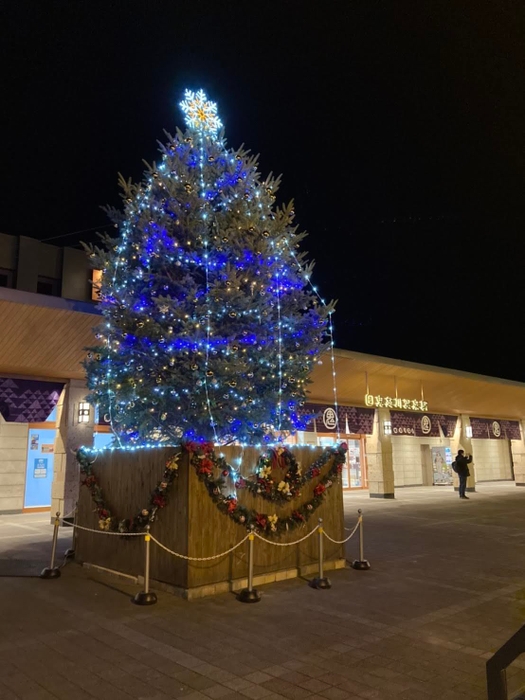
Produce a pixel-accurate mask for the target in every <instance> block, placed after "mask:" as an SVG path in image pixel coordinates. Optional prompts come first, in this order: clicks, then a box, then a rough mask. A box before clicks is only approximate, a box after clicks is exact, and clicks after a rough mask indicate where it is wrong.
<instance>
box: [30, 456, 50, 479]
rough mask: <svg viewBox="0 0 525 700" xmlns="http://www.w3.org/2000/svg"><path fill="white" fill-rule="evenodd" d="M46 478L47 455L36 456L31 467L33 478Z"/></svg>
mask: <svg viewBox="0 0 525 700" xmlns="http://www.w3.org/2000/svg"><path fill="white" fill-rule="evenodd" d="M46 478H47V457H38V458H37V459H35V464H34V467H33V479H46Z"/></svg>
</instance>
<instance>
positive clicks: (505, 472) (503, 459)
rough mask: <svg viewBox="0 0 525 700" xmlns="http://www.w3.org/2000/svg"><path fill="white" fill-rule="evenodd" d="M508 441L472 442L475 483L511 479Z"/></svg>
mask: <svg viewBox="0 0 525 700" xmlns="http://www.w3.org/2000/svg"><path fill="white" fill-rule="evenodd" d="M509 450H510V448H509V442H508V440H474V439H473V440H472V457H473V462H474V468H475V471H476V481H494V480H498V479H512V470H511V464H510V452H509Z"/></svg>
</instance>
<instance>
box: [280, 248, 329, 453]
mask: <svg viewBox="0 0 525 700" xmlns="http://www.w3.org/2000/svg"><path fill="white" fill-rule="evenodd" d="M286 245H287V247H288V250H289V251H290V253H291V254H292V257H293V259H294V260H295V262H296V264H297V267H298V268H299V270H300V271H301V273H302V275H303V278H304V279H305V280H307V281H308V284H309V286H310V288H311V289H312V291H313V292H314V293H315V295H316V296H317V298H318V299H319V301H320V302H321V304H322V305H323V306H324V307H325V308H326V307H327V306H328V304H327V303H326V302H325V300H324V299H323V298H322V297H321V295H320V294H319V292H318V291H317V287H314V285H313V284H312V282H311V280H310V276H309V275H308V274H306V273H305V271H304V269H303V266H302V265H301V263H300V262H299V260H298V259H297V256H296V255H295V252H294V251H293V249H292V248H291V247H290V244H289V242H288V241H286ZM332 314H333V310H332V309H330V310H329V311H328V333H327V335H328V338H329V343H330V357H331V362H332V388H333V393H334V408H335V416H336V423H337V439H338V440H340V439H341V426H340V425H339V402H338V400H337V374H336V371H335V353H334V347H335V343H334V325H333V322H332Z"/></svg>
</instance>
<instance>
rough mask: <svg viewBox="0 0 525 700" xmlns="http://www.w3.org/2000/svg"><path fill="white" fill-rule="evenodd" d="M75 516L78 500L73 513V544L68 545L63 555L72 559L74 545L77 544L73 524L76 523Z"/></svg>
mask: <svg viewBox="0 0 525 700" xmlns="http://www.w3.org/2000/svg"><path fill="white" fill-rule="evenodd" d="M77 516H78V501H77V503H76V505H75V511H74V514H73V542H72V545H73V546H72V547H70V548H69V549H66V553H65V555H64V556H65V558H66V559H72V558H73V557H74V556H75V547H76V544H77V529H76V527H75V525H76V524H77ZM64 522H65V521H64Z"/></svg>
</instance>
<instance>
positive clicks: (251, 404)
mask: <svg viewBox="0 0 525 700" xmlns="http://www.w3.org/2000/svg"><path fill="white" fill-rule="evenodd" d="M181 107H182V110H183V111H184V113H185V117H186V124H187V130H186V131H185V133H181V132H180V131H177V133H176V135H175V136H174V137H172V136H170V135H168V134H166V137H167V143H166V144H165V145H161V146H160V152H161V154H162V157H161V159H160V161H159V162H158V163H154V164H153V165H151V166H148V170H147V171H146V173H145V176H144V179H143V181H142V182H141V183H139V184H132V183H131V182H130V181H125V180H124V179H123V178H122V177H121V178H120V184H121V187H122V190H123V194H122V198H123V208H122V210H115V209H112V208H108V210H107V211H108V214H109V216H110V218H111V219H112V221H113V222H114V223H115V225H116V226H117V227H118V230H119V233H118V237H116V238H115V239H105V247H104V248H102V249H101V248H98V247H97V248H90V249H89V252H90V255H91V256H92V257H93V265H94V267H96V268H99V269H101V270H102V283H101V306H102V310H103V314H104V322H103V323H102V324H101V325H100V326H99V328H98V329H97V338H98V339H99V341H100V343H99V346H98V347H94V348H90V352H89V354H88V358H87V360H86V362H85V367H86V371H87V379H88V386H89V389H90V391H91V393H90V397H89V400H90V401H91V402H92V403H93V404H95V405H98V407H99V410H100V411H101V412H102V414H104V415H105V416H106V419H107V420H108V421H109V422H110V423H111V425H112V427H113V430H114V432H115V433H116V434H117V435H118V436H119V440H120V441H121V442H122V443H126V444H130V443H131V444H137V445H140V444H144V443H151V442H156V441H169V442H171V443H174V442H180V441H181V440H190V439H191V440H213V441H215V442H228V441H232V440H237V441H241V442H247V443H252V444H255V443H260V442H261V441H273V440H274V439H275V437H276V435H283V434H285V433H286V432H287V431H295V430H296V429H301V428H302V427H304V426H303V424H302V419H301V416H302V410H301V407H302V406H303V404H304V401H305V394H306V387H307V383H308V376H309V374H310V372H311V370H312V367H313V365H314V363H315V362H316V361H317V360H318V357H319V355H320V353H321V352H322V350H323V344H324V343H325V341H326V340H327V337H326V334H327V330H328V328H329V325H330V314H331V313H332V311H333V306H332V305H331V304H330V305H324V304H323V303H321V301H320V299H319V297H318V295H317V294H316V292H315V290H314V288H312V287H311V284H310V282H309V279H310V275H311V272H312V268H313V265H312V264H307V263H306V262H305V254H304V253H300V252H299V250H298V248H299V243H300V242H301V241H302V240H303V238H304V236H305V234H304V233H298V231H297V227H296V226H294V224H293V219H294V211H293V205H292V204H289V205H287V206H283V207H281V208H279V207H276V206H275V199H276V196H275V193H276V191H277V187H278V184H279V178H273V177H272V176H271V175H270V176H269V177H268V178H266V179H265V180H263V179H262V178H261V176H260V174H259V172H258V171H257V158H256V157H254V156H251V155H250V154H249V152H248V151H246V150H244V149H243V148H241V149H239V150H236V151H235V150H232V149H228V148H227V146H226V142H225V140H224V137H223V132H222V130H221V129H222V124H221V122H220V120H219V118H218V116H217V108H216V105H215V104H214V103H213V102H209V101H208V100H207V98H206V95H205V94H204V93H203V92H202V91H199V92H197V93H193V92H190V91H186V94H185V100H184V101H183V102H182V103H181Z"/></svg>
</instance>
